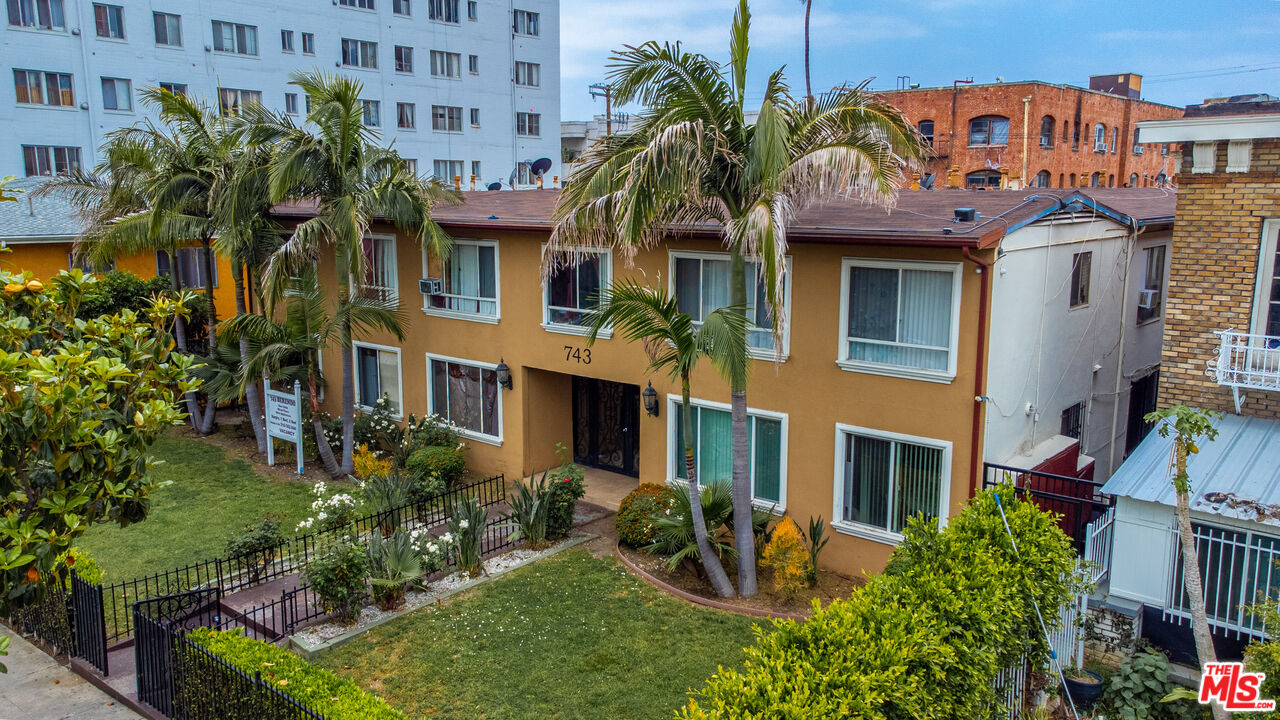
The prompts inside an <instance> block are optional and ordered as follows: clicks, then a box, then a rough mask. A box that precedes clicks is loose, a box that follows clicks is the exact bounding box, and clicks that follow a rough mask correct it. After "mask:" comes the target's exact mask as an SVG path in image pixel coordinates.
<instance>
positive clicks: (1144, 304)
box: [1138, 290, 1160, 310]
mask: <svg viewBox="0 0 1280 720" xmlns="http://www.w3.org/2000/svg"><path fill="white" fill-rule="evenodd" d="M1159 304H1160V291H1159V290H1139V291H1138V307H1140V308H1142V309H1143V310H1151V309H1153V308H1155V307H1156V306H1157V305H1159Z"/></svg>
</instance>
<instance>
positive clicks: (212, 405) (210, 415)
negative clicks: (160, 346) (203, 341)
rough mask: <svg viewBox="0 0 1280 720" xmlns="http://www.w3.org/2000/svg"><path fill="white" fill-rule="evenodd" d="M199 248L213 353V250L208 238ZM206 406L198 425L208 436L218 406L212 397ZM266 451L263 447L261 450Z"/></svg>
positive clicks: (215, 321)
mask: <svg viewBox="0 0 1280 720" xmlns="http://www.w3.org/2000/svg"><path fill="white" fill-rule="evenodd" d="M200 246H201V247H202V248H204V252H203V253H202V254H203V255H204V296H205V297H206V298H208V300H209V348H208V349H209V352H210V353H212V352H213V348H214V347H215V346H216V345H217V344H218V335H217V325H218V307H217V306H216V305H214V304H213V249H212V248H211V247H210V242H209V238H208V237H204V238H202V239H201V240H200ZM206 402H207V404H206V406H205V409H204V418H203V421H202V422H201V423H200V434H201V435H210V434H212V433H213V421H214V419H215V418H216V417H217V415H218V404H217V402H215V401H214V399H213V396H210V395H207V396H206ZM263 449H264V450H265V449H266V448H265V447H264V448H263Z"/></svg>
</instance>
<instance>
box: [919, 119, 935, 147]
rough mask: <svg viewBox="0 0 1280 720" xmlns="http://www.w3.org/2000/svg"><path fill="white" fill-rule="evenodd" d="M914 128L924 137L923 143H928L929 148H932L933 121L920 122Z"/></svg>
mask: <svg viewBox="0 0 1280 720" xmlns="http://www.w3.org/2000/svg"><path fill="white" fill-rule="evenodd" d="M916 127H917V128H918V129H919V130H920V134H921V135H923V136H924V141H925V142H927V143H929V147H933V121H932V120H921V121H920V122H919V123H918V124H917V125H916Z"/></svg>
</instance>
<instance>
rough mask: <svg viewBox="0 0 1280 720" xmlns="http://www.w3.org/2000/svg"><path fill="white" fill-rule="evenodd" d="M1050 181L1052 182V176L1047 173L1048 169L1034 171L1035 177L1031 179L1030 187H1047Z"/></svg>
mask: <svg viewBox="0 0 1280 720" xmlns="http://www.w3.org/2000/svg"><path fill="white" fill-rule="evenodd" d="M1051 182H1052V178H1051V176H1050V175H1049V171H1048V170H1041V171H1040V172H1038V173H1036V176H1035V178H1034V179H1033V180H1032V181H1031V187H1041V188H1047V187H1049V185H1050V184H1051Z"/></svg>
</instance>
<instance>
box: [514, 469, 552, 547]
mask: <svg viewBox="0 0 1280 720" xmlns="http://www.w3.org/2000/svg"><path fill="white" fill-rule="evenodd" d="M510 500H511V519H512V520H513V521H515V522H514V524H515V529H514V530H513V531H512V532H511V535H510V536H509V537H508V538H507V539H509V540H519V539H521V538H523V539H524V543H525V545H527V546H528V547H530V548H535V549H536V548H541V547H545V546H546V544H547V518H548V516H549V515H550V511H551V490H550V488H549V487H548V486H547V473H545V472H544V473H542V479H541V480H539V481H538V482H537V483H536V484H535V483H534V481H533V478H529V482H527V483H522V482H517V483H516V494H515V497H513V498H511V499H510Z"/></svg>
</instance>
